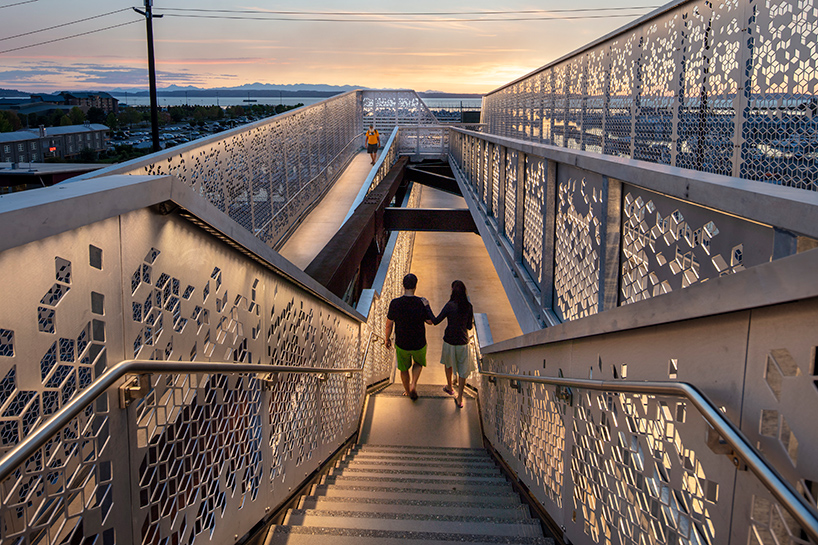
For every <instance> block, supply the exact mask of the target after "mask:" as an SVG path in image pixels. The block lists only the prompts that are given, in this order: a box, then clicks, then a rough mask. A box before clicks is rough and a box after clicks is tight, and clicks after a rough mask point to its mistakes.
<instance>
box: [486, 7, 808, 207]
mask: <svg viewBox="0 0 818 545" xmlns="http://www.w3.org/2000/svg"><path fill="white" fill-rule="evenodd" d="M816 29H818V13H816V12H815V9H814V8H813V6H812V4H811V3H808V4H804V3H803V2H797V1H796V0H776V1H772V2H766V3H764V2H760V1H759V0H726V1H721V2H710V1H708V0H694V1H690V2H683V3H680V4H679V5H676V6H674V7H673V8H672V9H670V10H667V11H665V12H663V13H661V14H659V15H657V16H655V17H652V18H651V19H649V20H646V21H644V22H642V23H641V24H640V25H639V26H636V27H634V28H629V29H628V30H626V31H625V32H623V33H621V34H617V35H614V36H612V37H610V38H608V39H607V40H604V41H603V42H601V43H599V44H595V46H594V47H593V48H589V49H584V50H582V52H580V53H578V54H576V55H574V56H571V57H568V58H566V59H563V60H561V61H560V62H559V63H557V64H554V65H551V66H549V67H547V68H543V69H542V70H540V71H537V72H535V73H533V74H531V75H529V76H527V77H526V78H524V79H521V80H518V81H516V82H514V83H512V84H510V85H508V86H506V87H503V88H501V89H499V90H498V91H496V92H493V93H490V94H489V95H487V96H486V97H485V98H484V100H483V104H484V106H483V114H482V121H483V122H484V123H486V124H487V127H488V128H487V130H488V132H490V133H492V134H496V135H500V136H505V137H510V138H525V139H527V140H533V141H537V142H542V143H545V144H550V145H555V146H561V147H568V148H573V149H581V150H586V151H593V152H596V153H603V154H607V155H613V156H620V157H633V158H635V159H640V160H644V161H650V162H653V163H659V164H668V165H673V166H678V167H682V168H688V169H693V170H697V171H702V172H712V173H716V174H722V175H728V176H740V177H742V178H746V179H751V180H759V181H763V182H769V183H774V184H780V185H786V186H791V187H797V188H802V189H806V190H811V191H816V190H818V174H817V173H818V168H816V166H817V165H818V156H816V153H815V151H816V149H818V116H816V115H815V114H816V111H818V110H816V101H815V98H814V96H815V95H816V91H817V90H818V62H816V60H815V59H816V58H818V55H816V52H818V40H817V39H816V35H818V32H816ZM532 119H541V122H540V123H541V125H542V130H541V131H533V130H530V129H529V125H530V123H531V120H532Z"/></svg>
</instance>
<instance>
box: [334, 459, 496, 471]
mask: <svg viewBox="0 0 818 545" xmlns="http://www.w3.org/2000/svg"><path fill="white" fill-rule="evenodd" d="M335 465H336V467H342V466H350V467H351V466H367V467H407V468H411V467H440V468H452V469H459V468H464V467H473V468H482V469H491V470H495V471H496V470H497V466H496V465H495V464H494V462H492V461H490V460H423V459H411V460H407V459H405V458H393V459H384V458H374V457H373V458H364V457H360V456H354V457H350V458H345V459H342V460H339V461H338V462H336V464H335Z"/></svg>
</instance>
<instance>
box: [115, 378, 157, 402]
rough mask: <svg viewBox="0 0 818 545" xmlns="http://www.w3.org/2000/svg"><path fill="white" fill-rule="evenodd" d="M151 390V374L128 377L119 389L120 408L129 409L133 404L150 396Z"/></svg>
mask: <svg viewBox="0 0 818 545" xmlns="http://www.w3.org/2000/svg"><path fill="white" fill-rule="evenodd" d="M150 389H151V375H150V374H149V373H141V374H135V375H130V376H128V377H127V378H126V379H125V382H124V383H123V384H122V386H120V387H119V408H120V409H127V408H128V406H129V405H130V404H131V403H133V402H134V401H137V400H139V399H142V398H143V397H145V396H146V395H148V392H150Z"/></svg>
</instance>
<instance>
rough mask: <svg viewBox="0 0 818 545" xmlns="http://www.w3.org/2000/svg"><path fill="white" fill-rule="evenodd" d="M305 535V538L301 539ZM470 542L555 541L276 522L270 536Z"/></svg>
mask: <svg viewBox="0 0 818 545" xmlns="http://www.w3.org/2000/svg"><path fill="white" fill-rule="evenodd" d="M299 536H303V537H304V538H305V539H298V537H299ZM452 542H457V543H470V544H472V545H483V544H485V545H494V544H498V543H503V544H519V545H552V544H553V543H554V542H553V540H552V539H549V538H544V537H518V536H482V535H476V534H450V533H440V532H404V531H399V532H394V531H386V530H364V531H357V530H354V529H351V528H331V527H329V528H328V527H323V528H319V527H304V526H283V525H280V526H276V527H275V528H274V529H273V531H272V535H271V536H268V540H267V543H268V544H269V545H278V544H285V543H286V544H289V545H297V544H299V543H305V544H306V543H316V544H322V543H332V544H333V545H356V544H360V543H365V544H367V545H376V544H380V543H383V544H392V543H395V544H397V543H400V544H401V545H423V544H425V543H452Z"/></svg>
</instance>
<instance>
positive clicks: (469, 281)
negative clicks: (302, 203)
mask: <svg viewBox="0 0 818 545" xmlns="http://www.w3.org/2000/svg"><path fill="white" fill-rule="evenodd" d="M369 169H370V165H369V156H368V155H367V154H366V153H363V152H362V153H360V154H359V155H358V156H356V157H355V159H353V161H352V163H351V164H350V166H349V167H348V168H347V170H346V171H345V172H344V173H343V175H342V176H341V178H340V179H339V180H338V182H337V183H336V184H335V186H334V187H333V188H332V189H331V190H330V191H329V192H328V193H327V195H326V196H325V197H324V199H323V200H322V201H321V202H320V203H319V204H318V206H316V207H315V209H314V210H313V211H312V212H311V213H310V214H309V216H308V217H307V218H305V220H304V221H303V223H302V224H301V225H300V226H299V228H298V229H297V230H296V231H295V233H294V234H293V235H292V237H291V238H290V240H289V241H288V242H287V244H285V245H284V247H283V248H282V250H281V252H280V253H281V255H283V256H284V257H286V258H287V259H288V260H290V261H291V262H293V263H294V264H295V265H297V266H298V267H300V268H301V269H304V268H306V267H307V265H309V263H310V262H311V261H312V260H313V258H314V257H315V256H316V255H318V253H319V252H320V251H321V249H322V248H323V247H324V245H325V244H326V243H327V242H328V241H329V239H330V238H331V237H332V236H333V235H334V234H335V232H336V231H337V230H338V228H339V227H340V226H341V222H342V221H343V219H344V217H345V215H346V213H347V212H348V211H349V207H350V206H351V205H352V201H353V200H354V198H355V196H356V195H357V193H358V191H359V189H360V187H361V184H362V183H363V181H364V179H365V178H366V176H367V175H368V174H369ZM421 207H423V208H466V203H465V201H464V200H463V198H462V197H456V196H453V195H450V194H447V193H444V192H442V191H438V190H435V189H432V188H429V187H424V188H423V193H422V198H421ZM412 272H414V273H415V274H416V275H417V276H418V279H419V283H418V294H419V295H422V296H424V297H426V298H427V299H429V302H430V304H431V306H432V310H433V311H434V312H440V310H441V309H442V308H443V305H445V304H446V301H448V299H449V294H450V290H451V283H452V281H453V280H456V279H459V280H462V281H463V282H464V283H465V284H466V286H467V288H468V290H469V295H470V297H471V300H472V303H473V305H474V310H475V312H479V313H485V314H487V315H488V319H489V325H490V327H491V331H492V335H493V338H494V341H500V340H504V339H510V338H513V337H517V336H519V335H521V334H522V331H521V329H520V326H519V325H518V324H517V320H516V319H515V317H514V312H513V311H512V309H511V305H510V304H509V302H508V298H507V297H506V294H505V292H504V291H503V287H502V285H501V284H500V279H499V277H498V276H497V273H496V272H495V269H494V266H493V265H492V263H491V259H490V258H489V256H488V253H487V252H486V248H485V246H484V245H483V241H482V239H481V238H480V237H479V236H478V235H475V234H473V233H440V232H419V233H417V235H416V237H415V248H414V254H413V258H412ZM444 328H445V323H443V324H441V325H439V326H437V327H432V326H427V339H428V343H429V345H428V346H429V348H428V366H427V368H426V369H425V370H424V372H423V374H422V375H421V377H420V387H419V388H418V392H419V394H420V396H421V398H420V399H419V400H418V401H416V402H414V403H412V402H411V401H410V400H408V399H406V398H405V397H401V395H400V394H401V391H402V387H401V386H400V385H399V384H397V385H394V386H392V387H390V388H389V389H388V390H387V391H386V392H384V393H383V394H381V395H378V396H376V397H375V398H373V399H372V401H371V403H370V406H369V411H368V413H367V418H366V424H365V427H364V433H363V436H362V437H361V442H368V443H372V444H380V445H389V444H394V445H407V444H413V445H417V446H445V447H466V448H469V447H479V446H482V439H481V436H480V427H479V420H478V416H477V408H476V406H475V405H474V403H472V402H471V400H469V399H467V400H466V407H465V408H464V409H463V410H458V409H456V407H455V405H454V402H453V401H452V400H451V399H450V398H449V396H446V395H445V394H444V393H443V392H442V387H443V386H444V385H445V384H446V377H445V373H444V369H443V366H442V365H441V364H440V363H439V361H440V351H441V348H442V342H443V340H442V339H443V330H444ZM376 409H377V410H376ZM396 414H400V415H401V418H400V420H401V422H402V425H400V426H395V415H396Z"/></svg>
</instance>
